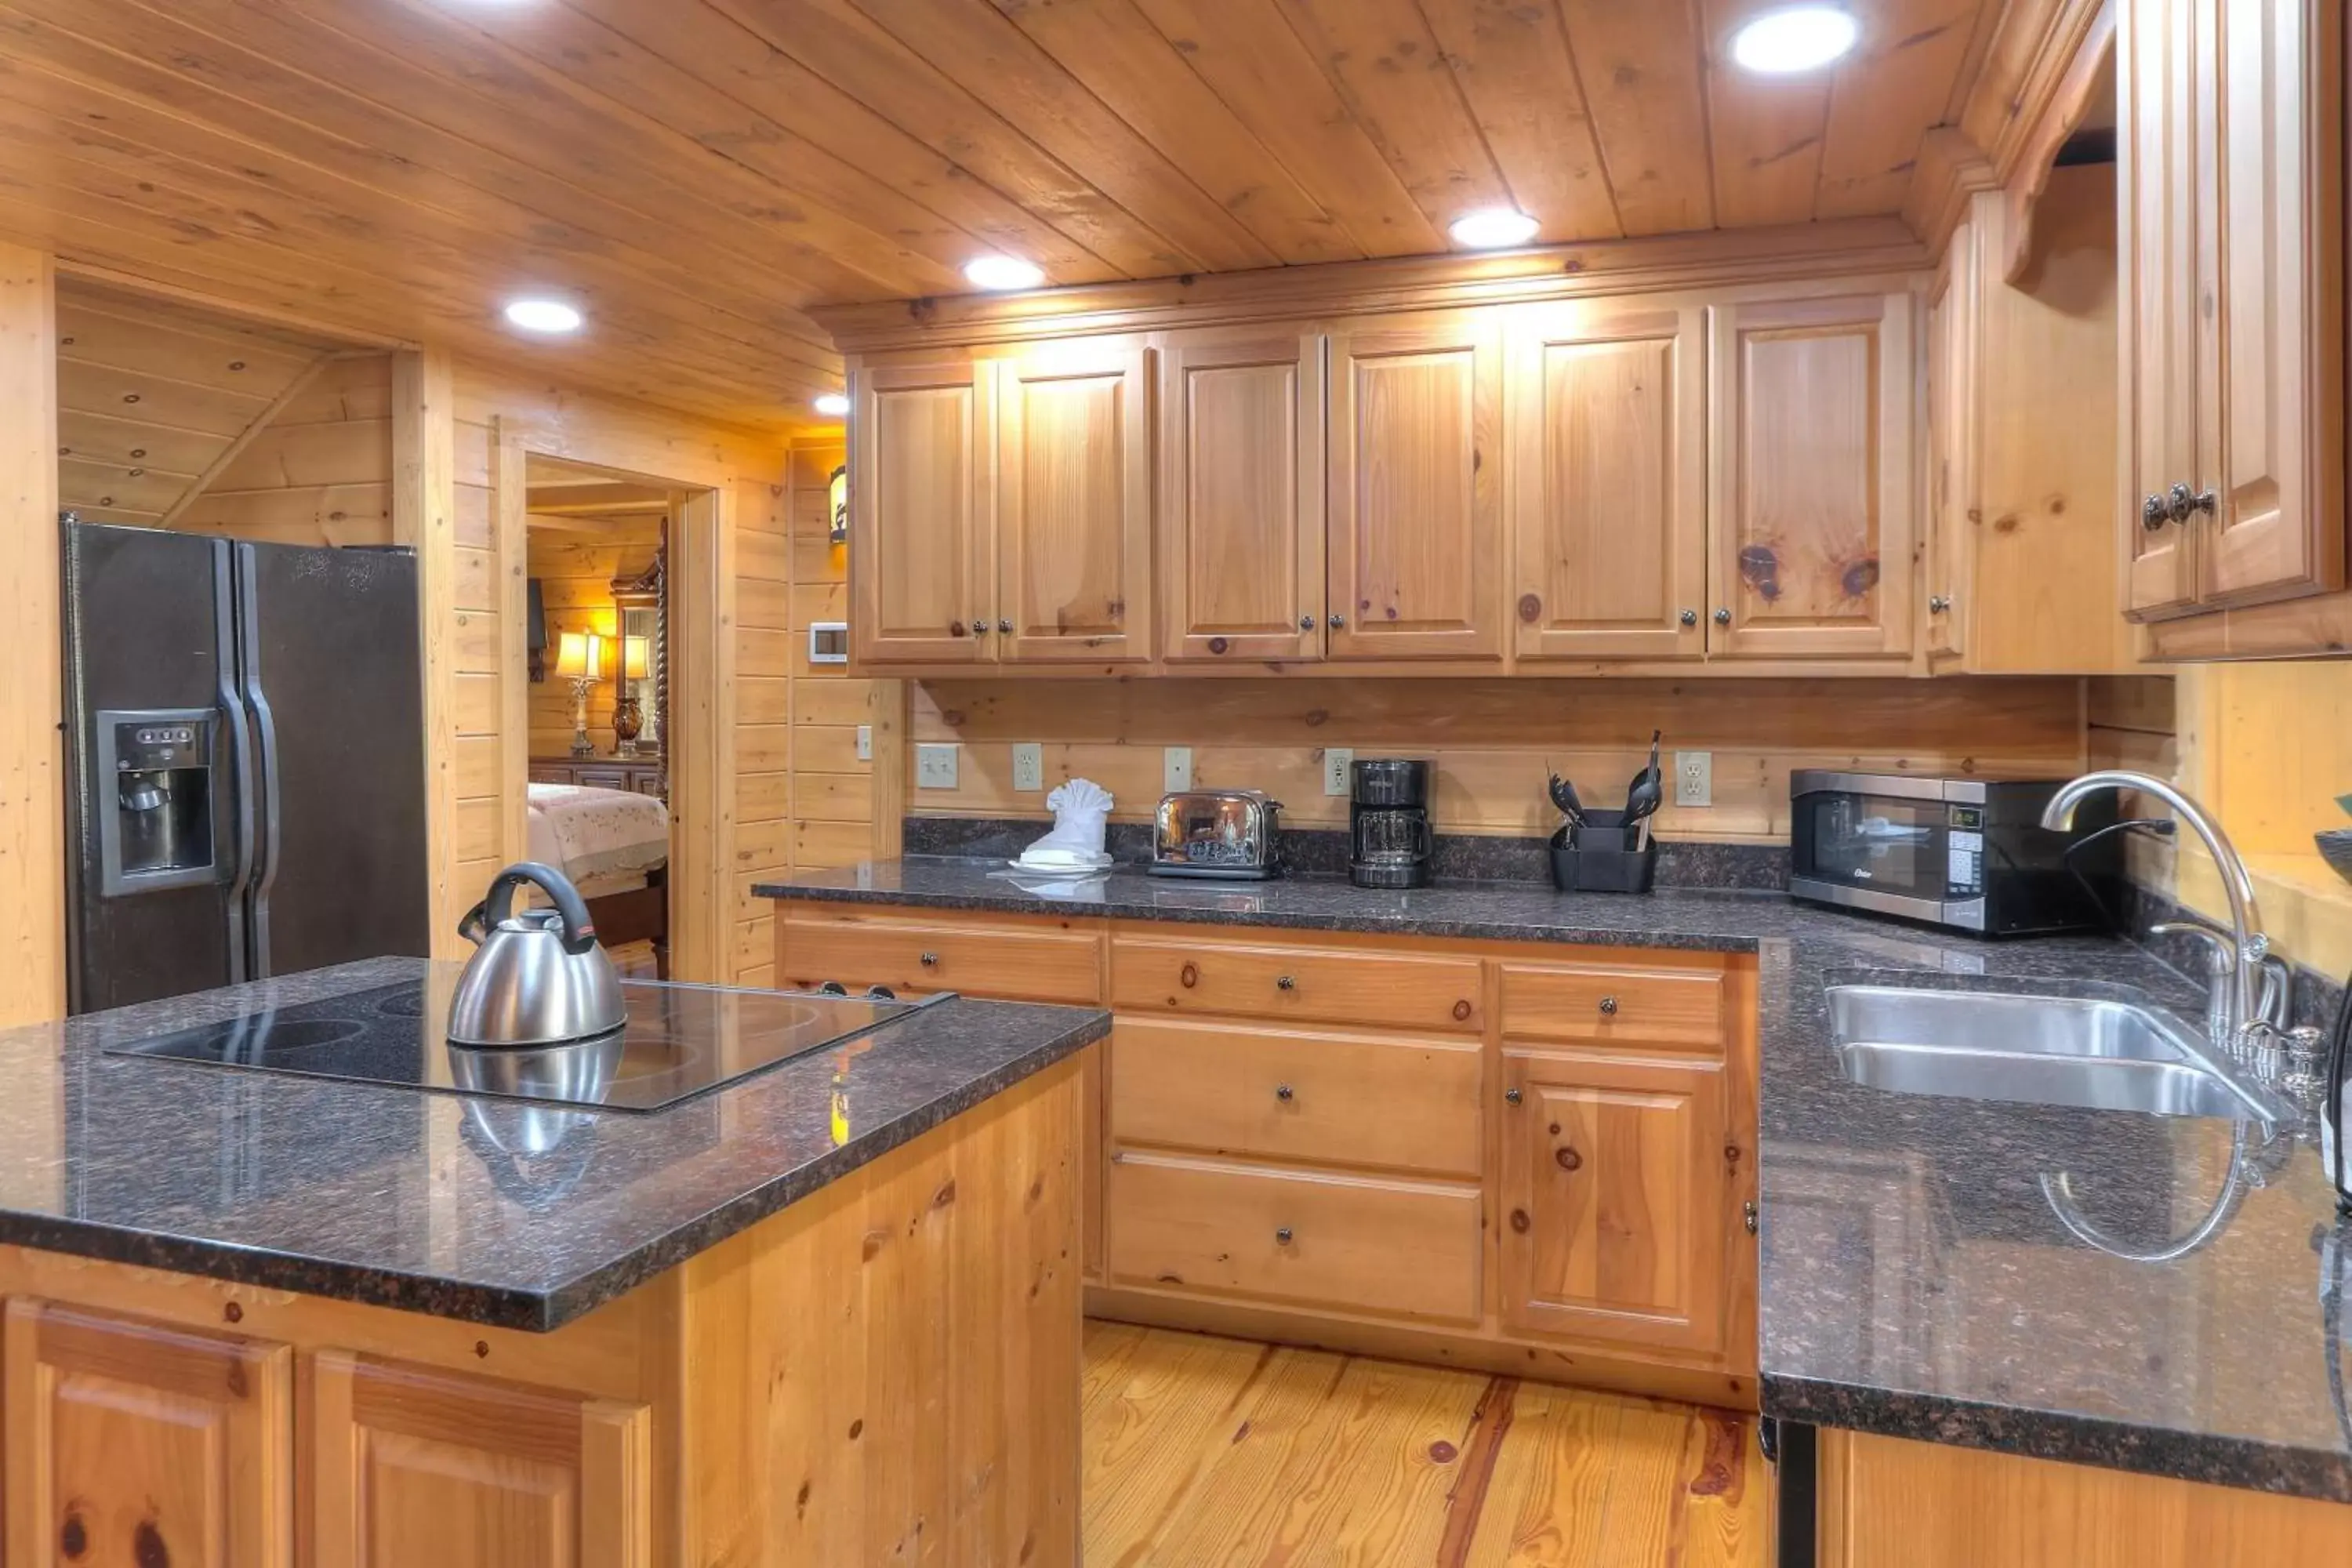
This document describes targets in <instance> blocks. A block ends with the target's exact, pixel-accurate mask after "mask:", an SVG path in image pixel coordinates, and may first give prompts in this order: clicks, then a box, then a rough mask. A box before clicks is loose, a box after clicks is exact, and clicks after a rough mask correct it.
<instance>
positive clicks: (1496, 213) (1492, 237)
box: [1446, 207, 1539, 250]
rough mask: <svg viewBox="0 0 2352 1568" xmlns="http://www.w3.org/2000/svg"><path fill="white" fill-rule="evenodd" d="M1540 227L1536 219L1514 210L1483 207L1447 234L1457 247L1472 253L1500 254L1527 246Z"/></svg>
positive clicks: (1454, 223)
mask: <svg viewBox="0 0 2352 1568" xmlns="http://www.w3.org/2000/svg"><path fill="white" fill-rule="evenodd" d="M1538 227H1539V225H1538V223H1537V222H1536V220H1535V219H1533V218H1531V217H1529V216H1528V215H1527V214H1525V213H1523V212H1520V211H1518V210H1517V208H1515V207H1481V208H1480V209H1479V210H1478V211H1476V212H1474V213H1464V214H1463V215H1462V216H1460V217H1458V218H1455V219H1454V222H1453V224H1452V226H1449V227H1448V228H1447V229H1446V232H1447V233H1448V234H1450V235H1452V236H1453V237H1454V244H1456V245H1466V246H1468V247H1470V248H1472V249H1473V250H1497V249H1500V248H1502V247H1505V246H1507V245H1525V244H1526V243H1527V242H1528V241H1529V240H1531V239H1533V238H1534V237H1536V230H1537V228H1538Z"/></svg>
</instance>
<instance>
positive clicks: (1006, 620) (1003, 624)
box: [996, 616, 1013, 637]
mask: <svg viewBox="0 0 2352 1568" xmlns="http://www.w3.org/2000/svg"><path fill="white" fill-rule="evenodd" d="M996 629H997V630H998V631H1000V632H1003V634H1004V635H1005V636H1007V637H1011V636H1012V635H1013V621H1012V617H1010V616H1005V617H1003V618H1002V619H1000V620H998V622H997V623H996Z"/></svg>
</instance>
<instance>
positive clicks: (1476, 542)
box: [1324, 310, 1505, 662]
mask: <svg viewBox="0 0 2352 1568" xmlns="http://www.w3.org/2000/svg"><path fill="white" fill-rule="evenodd" d="M1329 352H1330V367H1331V369H1330V390H1329V406H1330V421H1331V426H1330V437H1329V443H1328V446H1329V458H1328V461H1329V478H1328V481H1327V482H1328V491H1327V504H1328V518H1329V523H1328V534H1327V536H1326V542H1325V546H1324V549H1325V556H1326V567H1327V571H1328V584H1329V585H1328V605H1329V612H1328V616H1327V617H1326V626H1327V630H1328V634H1329V635H1328V640H1327V642H1326V644H1325V647H1326V649H1327V652H1328V657H1329V658H1334V659H1351V658H1352V659H1367V658H1455V659H1462V660H1465V661H1469V662H1475V661H1478V660H1486V659H1499V658H1501V657H1502V655H1503V649H1504V642H1505V637H1504V631H1503V606H1502V603H1501V601H1502V582H1503V574H1502V565H1501V557H1502V543H1503V517H1502V510H1503V509H1502V489H1501V474H1500V468H1501V466H1502V465H1501V455H1502V446H1501V443H1502V426H1501V416H1502V372H1503V367H1502V363H1501V361H1502V337H1501V331H1500V322H1499V320H1498V318H1497V317H1496V314H1495V313H1494V312H1492V311H1475V310H1465V311H1461V312H1458V313H1455V314H1454V315H1452V316H1450V317H1447V318H1444V319H1443V320H1435V321H1420V322H1412V323H1406V324H1392V323H1387V322H1382V323H1379V324H1373V323H1370V322H1356V323H1349V324H1344V325H1342V326H1340V327H1339V328H1337V329H1335V330H1334V331H1333V332H1332V333H1331V337H1330V351H1329Z"/></svg>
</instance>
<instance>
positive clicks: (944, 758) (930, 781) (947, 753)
mask: <svg viewBox="0 0 2352 1568" xmlns="http://www.w3.org/2000/svg"><path fill="white" fill-rule="evenodd" d="M958 749H959V748H957V747H956V746H954V745H952V744H949V743H945V742H925V743H924V744H922V745H919V746H917V747H916V748H915V787H916V788H917V789H953V788H955V786H956V752H957V750H958Z"/></svg>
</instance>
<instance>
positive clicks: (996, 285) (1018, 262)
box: [963, 256, 1045, 289]
mask: <svg viewBox="0 0 2352 1568" xmlns="http://www.w3.org/2000/svg"><path fill="white" fill-rule="evenodd" d="M963 275H964V276H965V277H966V278H969V279H971V283H972V287H974V288H975V289H1034V288H1035V287H1037V285H1038V284H1040V283H1043V282H1044V281H1045V268H1041V267H1039V266H1037V265H1036V264H1035V263H1034V262H1030V261H1024V260H1022V259H1021V258H1019V257H1017V256H975V257H973V258H971V260H970V261H967V262H965V263H964V264H963Z"/></svg>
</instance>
